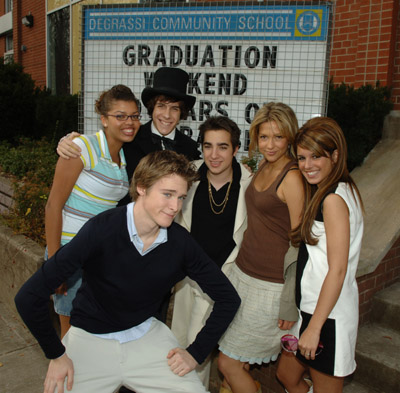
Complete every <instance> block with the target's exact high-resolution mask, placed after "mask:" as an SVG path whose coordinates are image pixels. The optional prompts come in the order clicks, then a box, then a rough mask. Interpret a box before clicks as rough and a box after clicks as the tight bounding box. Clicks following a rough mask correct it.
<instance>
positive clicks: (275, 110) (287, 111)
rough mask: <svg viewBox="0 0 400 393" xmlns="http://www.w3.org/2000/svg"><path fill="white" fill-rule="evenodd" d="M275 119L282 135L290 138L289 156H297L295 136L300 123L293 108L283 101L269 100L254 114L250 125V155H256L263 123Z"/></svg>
mask: <svg viewBox="0 0 400 393" xmlns="http://www.w3.org/2000/svg"><path fill="white" fill-rule="evenodd" d="M270 121H273V122H275V124H276V125H277V127H278V129H279V131H280V132H281V133H282V136H283V137H285V138H286V139H287V140H288V143H289V146H288V147H289V148H288V156H289V157H291V158H295V152H294V147H293V144H294V138H295V135H296V133H297V132H298V130H299V123H298V121H297V117H296V114H295V113H294V111H293V109H292V108H291V107H290V106H288V105H286V104H284V103H282V102H269V103H268V104H265V105H264V106H262V107H261V108H260V109H259V110H258V111H257V113H256V115H255V116H254V120H253V121H252V122H251V126H250V132H249V133H250V145H249V156H250V158H252V157H254V155H255V153H256V152H257V149H258V134H259V132H260V126H261V124H263V123H267V122H270Z"/></svg>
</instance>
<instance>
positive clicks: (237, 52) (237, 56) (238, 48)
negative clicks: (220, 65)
mask: <svg viewBox="0 0 400 393" xmlns="http://www.w3.org/2000/svg"><path fill="white" fill-rule="evenodd" d="M241 56H242V47H241V46H235V67H240V57H241Z"/></svg>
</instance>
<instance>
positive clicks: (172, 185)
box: [136, 174, 188, 228]
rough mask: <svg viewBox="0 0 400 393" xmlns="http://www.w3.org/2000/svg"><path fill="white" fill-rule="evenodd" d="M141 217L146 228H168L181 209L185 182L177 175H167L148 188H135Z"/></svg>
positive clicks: (185, 189) (185, 187) (184, 193)
mask: <svg viewBox="0 0 400 393" xmlns="http://www.w3.org/2000/svg"><path fill="white" fill-rule="evenodd" d="M137 191H138V194H139V197H138V199H137V201H136V203H137V204H138V205H140V207H141V209H140V211H141V215H142V217H143V220H144V222H145V223H146V225H147V226H148V227H154V226H158V227H163V228H167V227H169V226H170V225H171V224H172V222H173V221H174V218H175V216H176V215H177V214H178V213H179V211H180V210H181V209H182V203H183V200H184V199H185V198H186V194H187V191H188V183H187V181H186V180H185V179H184V178H183V177H181V176H179V175H175V174H172V175H167V176H164V177H162V178H161V179H159V180H157V181H156V182H155V183H154V184H153V185H152V186H151V187H150V188H148V189H145V188H143V187H141V186H137Z"/></svg>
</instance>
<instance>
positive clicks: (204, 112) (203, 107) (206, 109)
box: [199, 100, 212, 121]
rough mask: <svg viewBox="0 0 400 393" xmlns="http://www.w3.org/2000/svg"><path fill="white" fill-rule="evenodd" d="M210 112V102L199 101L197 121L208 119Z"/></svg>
mask: <svg viewBox="0 0 400 393" xmlns="http://www.w3.org/2000/svg"><path fill="white" fill-rule="evenodd" d="M211 111H212V104H211V102H210V101H206V100H200V109H199V121H203V120H204V116H205V117H206V119H208V118H209V117H210V113H211Z"/></svg>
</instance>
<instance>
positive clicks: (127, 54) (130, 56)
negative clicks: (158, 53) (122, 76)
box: [122, 45, 135, 66]
mask: <svg viewBox="0 0 400 393" xmlns="http://www.w3.org/2000/svg"><path fill="white" fill-rule="evenodd" d="M134 49H135V47H134V46H133V45H128V46H127V47H126V48H125V49H124V51H123V53H122V59H123V60H124V63H125V64H126V65H127V66H133V65H134V64H135V52H134ZM131 50H132V52H131Z"/></svg>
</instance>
